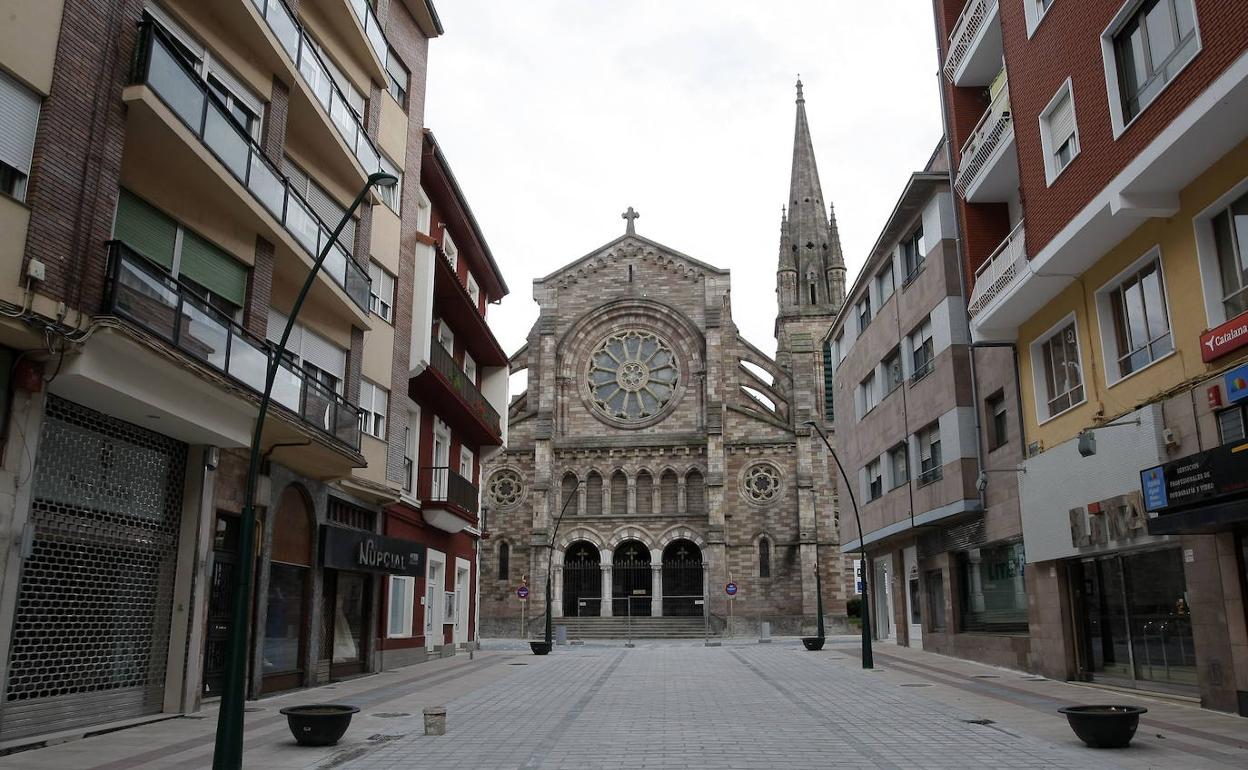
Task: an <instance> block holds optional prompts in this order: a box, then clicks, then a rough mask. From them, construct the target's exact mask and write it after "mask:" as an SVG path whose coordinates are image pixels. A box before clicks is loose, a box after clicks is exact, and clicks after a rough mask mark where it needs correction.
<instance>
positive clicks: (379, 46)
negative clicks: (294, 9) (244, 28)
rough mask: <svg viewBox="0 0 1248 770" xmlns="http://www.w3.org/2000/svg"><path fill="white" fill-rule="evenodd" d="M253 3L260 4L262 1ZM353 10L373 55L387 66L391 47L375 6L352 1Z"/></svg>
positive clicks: (366, 0) (355, 0) (257, 0)
mask: <svg viewBox="0 0 1248 770" xmlns="http://www.w3.org/2000/svg"><path fill="white" fill-rule="evenodd" d="M253 1H254V2H260V0H253ZM351 10H353V11H355V18H357V19H359V20H360V26H361V27H363V28H364V36H365V37H367V38H368V44H369V45H370V46H372V48H373V53H375V54H377V58H378V59H380V60H381V63H382V64H385V63H386V53H387V49H388V48H389V47H390V46H389V45H388V44H387V43H386V35H385V33H384V32H382V31H381V22H380V21H379V20H378V19H377V14H375V13H373V6H372V5H370V4H369V2H368V0H351Z"/></svg>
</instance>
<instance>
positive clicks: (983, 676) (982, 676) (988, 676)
mask: <svg viewBox="0 0 1248 770" xmlns="http://www.w3.org/2000/svg"><path fill="white" fill-rule="evenodd" d="M1000 678H1001V677H999V676H997V675H996V674H976V675H975V676H973V677H971V679H1000Z"/></svg>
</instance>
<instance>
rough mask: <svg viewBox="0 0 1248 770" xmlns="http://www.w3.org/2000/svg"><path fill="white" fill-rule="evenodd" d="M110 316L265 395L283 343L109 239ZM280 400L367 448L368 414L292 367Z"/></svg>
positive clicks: (277, 392) (280, 379) (279, 386)
mask: <svg viewBox="0 0 1248 770" xmlns="http://www.w3.org/2000/svg"><path fill="white" fill-rule="evenodd" d="M108 250H109V260H108V262H109V267H108V292H107V295H106V300H105V309H104V312H105V313H107V314H109V315H115V316H119V317H121V318H124V319H126V320H127V321H130V322H131V323H134V324H136V325H137V326H139V327H141V328H142V329H144V330H145V331H147V332H150V333H151V334H154V335H156V336H158V337H160V338H161V339H164V340H165V341H166V342H169V343H170V344H171V345H173V346H174V347H176V348H177V349H178V350H180V351H182V352H183V353H185V354H186V355H188V356H190V357H191V358H193V359H195V360H196V361H199V362H200V363H201V364H204V365H206V366H209V367H211V368H212V369H215V370H217V371H218V372H220V373H221V374H224V375H226V376H227V377H229V378H230V379H231V380H233V381H235V382H237V383H239V384H241V385H243V386H245V387H246V388H247V389H249V390H251V391H252V392H253V393H255V394H257V395H259V394H261V393H263V392H264V380H265V377H266V376H267V373H268V366H269V362H270V361H272V360H273V356H274V355H276V345H274V344H273V343H271V342H269V341H267V340H262V339H260V338H259V337H256V336H255V335H253V334H251V333H250V332H248V331H247V330H246V329H244V328H243V327H241V326H239V325H238V324H237V323H235V322H234V321H233V320H231V319H230V318H229V317H228V316H226V315H225V314H224V313H222V312H221V311H219V310H217V309H216V308H214V307H212V306H211V305H209V304H208V303H207V302H205V301H204V300H202V299H200V297H199V296H198V295H197V294H196V293H195V292H194V291H192V290H191V289H189V288H187V287H186V286H184V285H182V283H180V282H179V281H178V280H177V279H175V278H173V277H171V276H170V275H169V274H167V273H165V272H164V271H163V270H161V269H160V268H159V267H157V266H156V265H154V264H153V263H151V262H149V261H148V260H147V259H146V258H144V257H143V256H142V255H140V254H139V253H137V252H135V251H134V250H132V249H131V248H130V247H129V246H127V245H126V244H125V243H122V242H121V241H109V242H108ZM273 400H274V401H275V402H276V403H278V404H281V405H282V406H284V407H285V408H287V409H289V410H290V411H291V412H293V413H294V414H295V415H297V416H298V417H299V419H300V420H302V421H303V422H304V423H305V424H307V425H309V426H311V427H313V428H315V429H316V430H318V431H320V432H322V433H324V434H326V435H328V436H330V437H332V438H334V439H337V440H338V441H340V442H342V443H343V444H346V445H347V446H348V447H350V448H351V449H353V450H355V451H357V452H358V451H359V448H360V409H359V408H358V407H355V406H353V405H351V404H350V403H348V402H347V400H346V399H344V398H343V397H342V396H340V395H338V394H337V393H335V392H334V391H332V390H330V389H329V388H327V387H325V386H324V385H322V384H321V383H319V382H317V381H316V380H313V379H310V378H308V377H305V376H304V373H303V372H302V371H300V370H299V369H298V368H296V367H294V366H293V365H291V364H290V363H288V362H286V361H282V362H281V364H280V365H279V366H278V369H277V378H276V380H274V385H273Z"/></svg>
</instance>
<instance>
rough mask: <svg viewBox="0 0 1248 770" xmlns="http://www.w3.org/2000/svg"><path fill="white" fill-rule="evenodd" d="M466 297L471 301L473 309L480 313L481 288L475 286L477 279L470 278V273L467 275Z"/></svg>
mask: <svg viewBox="0 0 1248 770" xmlns="http://www.w3.org/2000/svg"><path fill="white" fill-rule="evenodd" d="M468 297H469V298H470V299H472V307H473V309H474V310H476V311H477V312H478V313H479V312H481V287H480V286H478V285H477V279H476V278H473V277H472V273H469V274H468Z"/></svg>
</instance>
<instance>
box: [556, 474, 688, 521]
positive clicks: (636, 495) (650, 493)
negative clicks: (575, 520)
mask: <svg viewBox="0 0 1248 770" xmlns="http://www.w3.org/2000/svg"><path fill="white" fill-rule="evenodd" d="M560 493H561V494H560V496H559V499H560V503H559V504H560V506H562V505H563V504H564V501H567V500H568V499H569V497H570V496H572V495H573V494H575V495H576V502H575V503H574V504H573V503H568V509H567V515H569V516H602V515H606V516H618V515H629V514H643V515H644V514H690V513H692V514H699V513H706V512H707V508H706V477H705V476H704V475H703V474H702V471H701V470H700V469H698V468H690V469H688V470H687V471H685V472H684V473H683V474H681V473H678V472H677V471H676V470H675V469H674V468H666V469H664V470H662V471H660V472H659V473H658V478H657V479H656V478H655V474H654V473H652V472H651V471H649V470H646V469H644V468H643V469H640V470H638V471H636V472H634V473H631V474H630V473H626V472H625V471H624V470H623V469H621V468H617V469H615V470H614V471H611V472H610V475H609V477H604V476H603V474H602V473H600V472H599V471H598V470H590V471H589V472H587V473H586V474H585V476H584V478H583V479H581V478H579V477H578V476H577V474H576V473H574V472H572V471H566V472H565V473H564V474H563V480H562V482H561V484H560Z"/></svg>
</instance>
